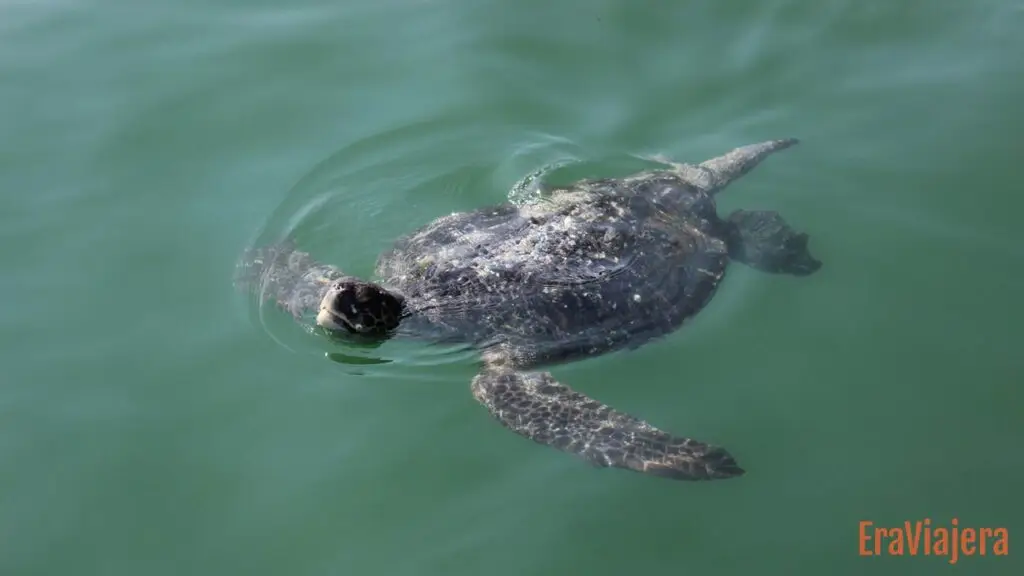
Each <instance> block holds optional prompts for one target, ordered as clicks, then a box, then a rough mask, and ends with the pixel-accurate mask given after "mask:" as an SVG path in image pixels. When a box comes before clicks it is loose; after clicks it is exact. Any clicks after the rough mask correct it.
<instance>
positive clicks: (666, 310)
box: [241, 139, 821, 480]
mask: <svg viewBox="0 0 1024 576" xmlns="http://www.w3.org/2000/svg"><path fill="white" fill-rule="evenodd" d="M796 142H797V141H796V140H795V139H783V140H771V141H766V142H761V143H758V144H752V145H748V146H743V147H740V148H736V149H734V150H732V151H731V152H728V153H726V154H724V155H722V156H719V157H717V158H713V159H711V160H708V161H706V162H703V163H700V164H697V165H693V164H683V163H674V162H671V161H668V160H663V159H662V160H661V163H662V166H664V167H665V168H664V169H659V170H650V171H644V172H640V173H637V174H634V175H632V176H628V177H625V178H617V179H590V180H582V181H579V182H576V183H574V184H572V185H569V186H564V187H550V189H548V190H544V191H543V195H542V197H541V199H540V200H538V201H535V202H533V203H528V204H526V205H521V206H517V205H514V204H512V203H503V204H500V205H495V206H490V207H486V208H481V209H478V210H474V211H471V212H460V213H455V214H451V215H448V216H444V217H442V218H438V219H436V220H434V221H433V222H430V223H429V224H427V225H425V226H424V227H422V228H420V229H419V230H417V231H415V232H413V233H412V234H410V235H408V236H405V237H403V238H401V239H399V240H398V241H397V242H396V243H395V245H394V247H393V248H392V249H391V250H390V251H388V252H386V253H384V254H383V255H381V256H380V258H379V260H378V262H377V268H376V275H377V281H375V282H370V281H367V280H362V279H359V278H355V277H352V276H349V275H346V274H345V273H344V272H343V271H342V270H340V269H339V268H337V267H335V266H331V265H329V264H324V263H321V262H317V261H315V260H314V259H313V258H312V257H311V256H310V255H309V254H308V253H305V252H301V251H299V250H297V249H296V248H295V247H294V246H293V245H291V244H290V243H284V244H277V245H271V246H266V247H262V248H257V249H253V250H251V251H250V252H249V255H248V256H246V257H245V258H243V260H242V263H241V264H242V268H243V270H245V271H247V277H248V278H250V280H252V279H254V278H255V279H258V284H259V286H260V288H261V290H260V292H261V294H263V296H264V297H265V298H267V299H272V300H274V301H276V303H277V304H278V305H279V306H280V307H281V308H283V309H284V310H286V311H288V312H290V313H291V314H292V315H293V316H295V318H296V319H298V320H302V319H303V318H309V319H311V318H312V316H313V313H314V312H315V313H316V315H315V317H316V325H318V326H319V327H320V328H322V329H323V330H325V331H326V332H328V333H329V334H331V335H334V336H341V337H352V338H362V339H371V340H375V339H376V340H383V339H387V338H391V337H395V336H413V337H417V338H424V339H428V340H432V341H435V342H436V341H444V342H462V343H465V344H467V345H469V346H472V347H474V348H476V349H477V350H478V351H479V353H480V358H481V369H480V372H479V373H478V374H477V375H476V376H475V377H474V378H473V380H472V384H471V389H472V394H473V396H474V398H476V400H477V401H479V402H480V403H481V404H483V405H484V406H485V407H486V408H487V410H488V411H489V412H490V414H491V415H492V416H493V417H494V418H496V419H497V420H498V421H499V422H500V423H501V424H503V425H504V426H506V427H508V428H509V429H511V430H513V431H514V432H516V433H518V434H521V435H522V436H525V437H527V438H530V439H531V440H534V441H536V442H539V443H541V444H546V445H549V446H553V447H555V448H559V449H561V450H564V451H567V452H570V453H574V454H576V455H578V456H581V457H582V458H583V459H585V460H587V461H589V462H591V463H593V464H594V465H596V466H602V467H603V466H612V467H619V468H626V469H630V470H635V471H639V472H644V473H647V474H653V475H657V476H663V477H669V478H675V479H681V480H703V479H718V478H729V477H735V476H738V475H741V474H743V473H744V471H743V469H741V468H740V467H739V466H738V465H737V463H736V461H735V460H734V459H733V457H732V456H731V455H730V454H729V453H728V452H727V451H726V450H725V449H723V448H721V447H717V446H714V445H710V444H706V443H703V442H699V441H697V440H693V439H690V438H685V437H681V436H676V435H673V434H671V433H668V432H665V431H662V430H660V429H658V428H656V427H654V426H652V425H651V424H648V423H647V422H645V421H643V420H641V419H638V418H636V417H633V416H631V415H628V414H624V413H622V412H619V411H616V410H614V409H612V408H610V407H609V406H606V405H604V404H602V403H601V402H598V401H596V400H593V399H591V398H589V397H587V396H586V395H584V394H582V393H580V392H577V391H575V390H572V389H571V388H569V387H568V386H566V385H565V384H562V383H560V382H558V381H556V380H555V379H554V378H552V376H551V374H550V373H549V372H546V371H544V369H545V368H547V367H550V366H552V365H554V364H557V363H562V362H567V361H570V360H575V359H580V358H583V357H589V356H595V355H599V354H603V353H608V352H611V351H613V350H618V349H623V348H635V347H637V346H639V345H641V344H643V343H644V342H647V341H649V340H651V339H653V338H656V337H659V336H663V335H665V334H668V333H670V332H672V331H674V330H676V329H677V328H679V327H680V326H681V325H682V323H683V322H684V320H686V319H687V318H689V317H692V316H693V315H694V314H696V313H697V312H698V311H699V310H700V309H701V308H702V307H703V306H705V305H706V304H707V303H708V301H709V300H710V299H711V297H712V295H713V294H714V293H715V289H716V287H717V286H718V284H719V282H720V281H721V280H722V277H723V275H724V274H725V271H726V265H727V263H728V261H729V260H730V259H732V260H737V261H740V262H743V263H744V264H747V265H749V266H752V267H754V268H757V269H761V270H764V271H769V272H779V273H788V274H793V275H807V274H810V273H812V272H814V271H815V270H817V269H818V268H819V267H820V266H821V262H820V261H818V260H816V259H815V258H814V257H813V256H811V254H810V252H809V251H808V248H807V240H808V237H807V235H806V234H802V233H797V232H795V231H794V230H793V229H791V228H790V227H789V225H788V224H787V223H786V222H785V221H784V220H783V219H782V218H781V217H780V216H779V215H778V214H777V213H776V212H771V211H743V210H738V211H736V212H733V213H732V214H731V215H729V216H728V217H727V218H725V219H721V218H719V217H718V215H717V214H716V207H715V200H714V195H715V194H716V193H717V192H719V191H721V190H722V189H723V188H724V187H725V186H726V185H728V184H729V183H730V182H732V181H733V180H735V179H736V178H738V177H740V176H742V175H743V174H745V173H746V172H748V171H749V170H751V169H752V168H753V167H754V166H756V165H757V164H758V163H759V162H760V161H761V160H763V159H764V158H765V157H767V156H768V155H769V154H771V153H772V152H775V151H777V150H781V149H784V148H787V147H789V146H792V145H793V144H795V143H796Z"/></svg>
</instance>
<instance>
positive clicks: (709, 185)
mask: <svg viewBox="0 0 1024 576" xmlns="http://www.w3.org/2000/svg"><path fill="white" fill-rule="evenodd" d="M799 142H800V141H799V140H797V139H796V138H782V139H779V140H767V141H764V142H758V143H757V144H749V145H747V146H740V147H739V148H734V149H732V150H730V151H729V152H726V153H725V154H722V155H721V156H717V157H715V158H711V159H710V160H705V161H704V162H701V163H700V164H697V165H696V166H694V165H693V164H686V163H682V162H673V161H671V160H669V159H667V158H664V157H662V156H654V157H652V158H651V160H654V161H657V162H661V163H663V164H668V165H670V166H672V171H673V172H675V173H676V174H678V175H679V176H680V177H682V178H683V179H684V180H686V181H687V182H689V183H690V184H693V185H694V186H697V187H698V188H700V189H702V190H704V192H706V193H708V194H710V195H712V196H713V195H714V194H715V193H716V192H719V191H721V190H722V189H723V188H725V187H726V186H728V185H729V183H731V182H732V181H734V180H736V179H737V178H739V177H740V176H743V175H744V174H746V173H747V172H750V171H751V170H753V169H754V167H755V166H757V165H758V164H760V163H761V161H762V160H764V159H765V158H767V157H768V156H770V155H772V154H773V153H775V152H778V151H779V150H785V149H786V148H789V147H790V146H794V145H796V144H798V143H799Z"/></svg>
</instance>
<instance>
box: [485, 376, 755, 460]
mask: <svg viewBox="0 0 1024 576" xmlns="http://www.w3.org/2000/svg"><path fill="white" fill-rule="evenodd" d="M472 390H473V396H474V397H475V398H476V399H477V400H478V401H479V402H480V403H481V404H483V405H484V406H485V407H486V408H487V410H488V411H489V412H490V413H491V415H492V416H494V417H495V418H497V419H498V421H499V422H501V423H502V424H503V425H505V426H506V427H507V428H509V429H511V430H512V431H514V432H516V433H517V434H520V435H522V436H525V437H527V438H529V439H531V440H533V441H534V442H538V443H540V444H546V445H548V446H553V447H555V448H558V449H560V450H564V451H566V452H570V453H573V454H576V455H578V456H581V457H582V458H584V459H585V460H587V461H589V462H591V463H592V464H594V465H596V466H602V467H606V466H610V467H616V468H626V469H629V470H635V471H637V472H643V473H646V474H651V475H654V476H663V477H667V478H673V479H676V480H714V479H720V478H731V477H733V476H739V475H742V474H743V469H741V468H740V467H739V466H738V465H737V464H736V461H735V460H734V459H733V457H732V456H731V455H730V454H729V453H728V452H726V451H725V450H724V449H722V448H718V447H715V446H711V445H708V444H704V443H701V442H698V441H696V440H692V439H690V438H682V437H679V436H673V435H671V434H669V433H668V432H664V431H662V430H659V429H657V428H655V427H654V426H651V425H650V424H648V423H647V422H644V421H643V420H640V419H638V418H635V417H633V416H630V415H628V414H624V413H622V412H617V411H615V410H613V409H612V408H610V407H608V406H606V405H604V404H602V403H600V402H598V401H596V400H594V399H592V398H589V397H587V396H585V395H583V394H580V393H579V392H576V391H574V390H572V389H571V388H569V387H568V386H565V385H564V384H561V383H559V382H558V381H556V380H555V379H554V378H552V377H551V374H549V373H547V372H514V371H503V370H485V371H484V372H481V373H480V374H479V375H477V376H476V377H475V378H474V379H473V384H472Z"/></svg>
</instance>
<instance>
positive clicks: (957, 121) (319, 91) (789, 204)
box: [0, 0, 1024, 576]
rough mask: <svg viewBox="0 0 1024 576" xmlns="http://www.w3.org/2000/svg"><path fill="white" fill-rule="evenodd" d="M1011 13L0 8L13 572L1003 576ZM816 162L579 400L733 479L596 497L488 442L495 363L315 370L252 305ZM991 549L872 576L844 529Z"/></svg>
mask: <svg viewBox="0 0 1024 576" xmlns="http://www.w3.org/2000/svg"><path fill="white" fill-rule="evenodd" d="M1022 29H1024V6H1022V5H1021V3H1020V2H1019V1H1017V0H1001V1H997V0H978V1H972V2H967V1H959V0H929V1H925V0H904V1H900V2H854V1H844V0H814V1H811V0H792V1H786V0H768V1H762V2H755V1H753V0H743V1H740V2H712V1H710V0H707V1H685V2H668V1H657V2H655V1H632V2H626V1H624V0H618V1H612V0H592V1H589V2H582V1H576V2H569V1H564V0H545V1H541V0H530V1H519V2H499V1H495V0H490V1H470V0H461V1H455V0H447V1H446V0H419V1H414V0H374V1H372V2H371V1H368V0H364V1H362V2H327V1H325V0H319V1H318V0H298V1H296V2H291V3H288V4H287V5H286V4H284V3H271V2H234V1H229V0H216V1H214V0H211V1H208V2H195V1H187V0H183V1H178V2H170V1H167V2H162V3H156V2H149V3H139V2H126V1H115V0H92V1H89V0H85V1H81V2H74V3H72V2H58V1H56V0H51V1H44V2H17V1H15V2H0V240H2V241H0V263H2V265H3V275H2V276H0V301H2V305H0V366H2V370H3V371H2V376H0V574H3V575H5V576H6V575H12V576H13V575H19V576H20V575H30V574H32V575H34V574H46V575H72V574H74V575H84V574H90V575H91V574H97V575H101V574H102V575H114V574H116V575H121V574H124V575H137V574H145V575H157V574H167V575H178V574H268V575H269V574H346V575H348V574H374V575H376V574H386V575H391V574H395V575H406V574H410V575H411V574H438V575H442V574H443V575H446V576H447V575H453V576H454V575H463V574H465V575H470V574H471V575H478V574H488V575H490V574H494V575H499V574H508V575H519V574H531V575H532V574H537V575H547V574H594V575H604V574H634V573H636V574H645V573H655V574H666V575H670V574H681V575H689V574H725V575H728V574H793V573H801V574H836V575H840V574H842V575H845V574H893V575H904V574H933V573H941V572H942V571H944V570H957V571H958V572H959V573H963V574H1019V573H1021V572H1020V570H1021V568H1022V566H1024V562H1022V561H1021V557H1022V554H1024V552H1021V551H1020V550H1019V542H1018V541H1017V540H1018V539H1019V538H1022V537H1024V532H1021V531H1022V530H1024V497H1022V496H1021V494H1020V488H1021V486H1022V485H1024V456H1022V454H1021V441H1022V440H1024V424H1022V423H1021V414H1022V410H1021V404H1022V401H1024V395H1022V393H1021V391H1020V385H1021V384H1022V374H1024V370H1022V368H1024V359H1022V356H1021V352H1020V345H1021V341H1022V336H1024V328H1022V319H1024V314H1022V306H1021V304H1020V297H1021V294H1022V293H1024V273H1022V272H1021V269H1022V264H1024V248H1022V243H1021V232H1020V227H1019V222H1020V221H1021V215H1022V214H1024V194H1022V193H1024V175H1022V171H1021V160H1022V158H1024V156H1022V150H1024V147H1022V145H1021V133H1022V130H1024V113H1022V111H1021V102H1022V101H1024V34H1021V33H1020V31H1021V30H1022ZM788 136H796V137H799V138H801V139H802V141H803V144H802V145H801V146H799V147H797V148H794V149H792V150H788V151H786V152H784V153H780V154H779V155H778V156H776V157H773V158H772V159H771V160H769V161H768V162H766V163H765V164H763V165H762V166H761V167H760V168H758V169H757V170H756V171H755V172H754V173H752V174H751V175H749V176H747V177H746V178H744V179H743V180H741V181H740V182H738V183H736V184H735V185H734V186H733V187H730V189H729V190H728V194H726V195H724V196H723V197H722V199H721V204H720V207H721V209H722V210H723V211H731V210H732V209H735V208H738V207H745V208H760V209H773V210H778V211H780V212H781V213H782V214H784V215H785V217H786V218H787V219H788V220H789V221H790V222H791V223H792V224H793V225H794V226H796V227H798V228H800V229H802V230H806V231H807V232H808V233H809V234H810V235H811V237H812V240H811V247H812V250H813V251H814V253H815V255H816V256H817V257H819V258H820V259H822V260H823V261H824V262H825V266H824V268H823V269H822V270H821V272H819V273H818V274H816V275H814V276H812V277H809V278H792V277H789V278H786V277H774V276H769V275H766V274H761V273H758V272H756V271H753V270H750V269H748V268H744V267H740V266H736V267H733V268H732V269H731V271H730V275H729V277H728V278H727V280H726V282H725V284H724V285H723V287H722V289H721V290H720V291H719V293H718V296H717V297H716V298H715V300H714V301H713V303H712V304H711V305H710V306H709V307H708V308H707V309H706V310H705V311H704V312H703V313H702V314H701V315H700V316H698V318H697V319H696V320H695V321H694V322H693V323H692V324H690V325H689V326H687V327H686V329H685V330H683V331H680V332H678V333H676V334H674V335H672V336H671V337H669V338H666V339H664V340H662V341H659V342H657V343H654V344H651V345H649V346H646V347H644V348H641V349H639V350H637V351H634V352H631V353H623V354H615V355H610V356H606V357H602V358H598V359H593V360H589V361H586V362H581V363H576V364H572V365H568V366H563V367H559V368H557V369H556V370H554V374H555V375H556V376H557V377H558V378H559V379H561V380H562V381H564V382H566V383H567V384H569V385H571V386H573V387H575V388H577V389H580V390H582V391H584V392H586V393H588V394H590V395H592V396H594V397H596V398H599V399H601V400H602V401H605V402H607V403H609V404H611V405H613V406H615V407H617V408H619V409H621V410H624V411H628V412H631V413H634V414H636V415H638V416H641V417H643V418H645V419H648V420H650V421H651V422H653V423H655V424H657V425H659V426H662V427H664V428H666V429H669V430H671V431H674V432H678V433H681V434H687V435H693V436H694V437H697V438H700V439H704V440H707V441H714V442H716V443H721V444H722V445H724V446H726V447H727V448H728V449H729V450H730V451H731V452H732V453H734V454H735V455H736V457H737V458H738V459H739V461H740V463H741V464H742V465H743V467H744V468H745V469H746V470H747V471H748V472H747V475H746V476H744V477H742V478H740V479H736V480H729V481H723V482H713V483H679V482H673V481H668V480H663V479H658V478H650V477H645V476H643V475H640V474H635V473H630V472H625V471H618V470H598V469H594V468H591V467H589V466H587V465H586V464H584V463H581V462H580V461H578V460H576V459H573V458H571V457H568V456H566V455H564V454H562V453H559V452H557V451H555V450H552V449H548V448H544V447H541V446H539V445H535V444H533V443H531V442H528V441H526V440H523V439H522V438H519V437H517V436H516V435H514V434H512V433H510V432H508V431H506V430H504V429H502V428H501V427H500V426H499V425H497V424H496V423H494V422H493V421H492V420H491V419H490V418H489V416H488V415H487V413H486V411H485V410H483V409H482V408H481V407H480V406H478V405H477V404H476V403H475V402H474V401H473V399H472V397H471V396H470V395H469V392H468V382H469V380H470V378H471V377H472V376H473V374H474V371H475V366H474V363H473V358H472V357H470V356H465V355H459V354H453V353H451V352H450V351H444V350H435V349H432V348H427V347H422V346H418V345H412V344H395V345H394V346H390V347H385V348H384V349H382V350H378V351H376V352H375V353H378V354H381V355H384V356H387V358H386V359H387V360H390V362H388V363H384V364H362V365H354V364H351V363H339V362H331V361H329V360H328V359H327V358H326V357H325V352H327V351H330V350H331V348H330V347H329V346H328V345H327V344H326V343H324V342H322V341H321V340H319V339H317V338H315V337H313V336H310V335H307V334H306V333H304V332H303V331H302V330H300V329H299V328H297V327H295V326H294V325H293V324H292V323H291V321H290V320H289V319H288V318H285V317H284V316H283V315H281V314H277V313H274V312H272V311H269V310H262V311H261V310H258V309H256V308H254V307H253V306H252V304H251V303H250V302H249V301H248V299H247V298H246V297H245V295H244V294H241V293H239V292H238V291H236V290H235V289H234V288H233V287H232V284H231V278H232V274H233V267H234V264H235V262H236V261H237V259H238V258H239V256H240V255H241V253H242V251H243V250H244V249H245V248H246V247H247V246H250V245H251V244H253V243H254V242H259V241H263V240H266V239H270V238H277V237H280V236H281V235H282V234H285V233H292V234H294V235H295V236H296V237H297V238H298V239H299V242H300V244H301V245H302V246H303V247H304V248H306V249H309V250H312V251H314V252H315V253H316V254H317V256H318V257H321V258H323V259H325V260H330V261H332V262H334V263H337V264H338V265H341V266H343V267H344V268H345V269H346V270H348V271H350V272H351V273H354V274H363V275H366V274H369V273H370V271H371V270H372V267H373V263H374V259H375V256H376V254H377V253H378V252H379V251H380V250H382V249H384V248H385V247H386V246H387V245H388V243H389V241H390V240H391V239H393V238H394V237H395V236H397V235H399V234H401V233H402V232H405V231H408V230H411V229H412V228H414V227H416V226H418V225H420V224H423V223H425V222H427V221H429V220H430V219H432V218H434V217H437V216H440V215H443V214H446V213H449V212H451V211H456V210H466V209H471V208H474V207H477V206H480V205H483V204H487V203H493V202H500V201H502V200H504V199H505V198H506V197H507V194H508V191H509V189H510V188H511V187H512V185H513V184H514V183H515V182H516V181H517V180H518V179H519V178H520V177H522V176H523V175H524V174H526V173H528V172H530V171H532V170H536V169H538V168H540V167H542V166H545V165H548V164H553V163H561V162H570V163H571V165H570V166H569V167H568V168H566V170H567V174H568V176H572V177H576V176H591V175H599V174H602V175H603V174H617V173H619V172H620V171H621V170H625V169H631V168H632V167H634V166H635V164H636V161H637V160H636V159H637V157H638V156H641V155H645V154H655V153H662V154H666V155H668V156H672V157H674V158H678V159H680V160H689V161H699V160H702V159H704V158H707V157H710V156H713V155H716V154H719V153H721V152H723V151H725V150H728V149H729V148H731V147H733V146H737V145H741V144H747V143H751V142H754V141H758V140H764V139H768V138H777V137H788ZM954 516H955V517H957V518H958V519H959V522H960V524H961V526H974V527H984V526H989V527H1007V528H1008V529H1009V535H1010V554H1009V556H1006V557H993V556H991V552H990V555H989V556H986V557H978V556H975V557H967V558H961V559H960V562H959V563H958V564H957V565H956V566H955V567H952V568H949V567H948V562H947V559H946V558H936V557H902V558H890V557H883V558H863V557H860V556H858V552H857V550H858V541H857V537H858V522H859V521H861V520H871V521H874V522H876V523H877V524H879V525H883V526H888V525H897V524H902V523H903V522H904V521H905V520H911V521H915V520H918V519H923V518H926V517H927V518H931V519H932V521H933V522H934V523H936V524H937V525H948V524H949V522H950V519H951V518H952V517H954Z"/></svg>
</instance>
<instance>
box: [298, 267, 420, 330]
mask: <svg viewBox="0 0 1024 576" xmlns="http://www.w3.org/2000/svg"><path fill="white" fill-rule="evenodd" d="M404 308H405V305H404V302H403V298H402V297H401V296H399V295H397V294H394V293H392V292H389V291H388V290H385V289H384V288H381V287H380V286H378V285H376V284H373V283H371V282H366V281H364V280H360V279H358V278H352V277H345V278H341V279H339V280H335V281H334V282H332V283H331V285H330V287H328V288H327V292H326V293H325V294H324V297H323V299H321V300H320V311H319V312H318V313H317V315H316V323H317V325H318V326H320V327H322V328H324V329H326V330H328V331H330V332H334V333H348V334H356V335H360V336H367V337H381V338H384V337H386V336H387V335H388V333H389V332H390V331H392V330H394V329H395V328H397V327H398V323H399V322H400V321H401V318H402V312H403V310H404Z"/></svg>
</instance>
